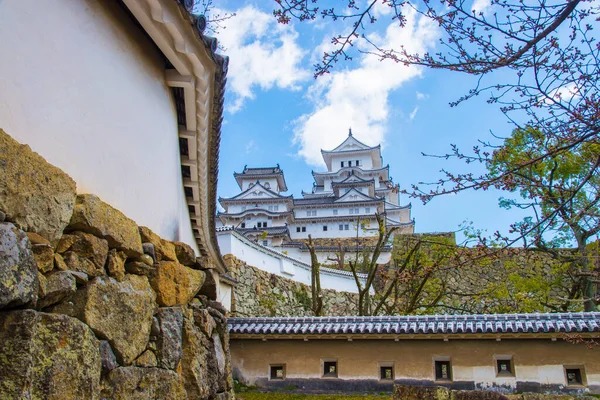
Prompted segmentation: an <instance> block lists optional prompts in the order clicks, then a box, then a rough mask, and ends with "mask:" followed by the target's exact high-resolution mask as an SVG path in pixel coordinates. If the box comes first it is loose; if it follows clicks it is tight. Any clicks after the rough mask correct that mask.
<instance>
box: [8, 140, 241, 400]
mask: <svg viewBox="0 0 600 400" xmlns="http://www.w3.org/2000/svg"><path fill="white" fill-rule="evenodd" d="M0 183H1V186H0V371H3V372H2V373H0V398H2V399H25V398H27V399H29V398H31V399H161V400H162V399H228V398H233V391H232V380H231V367H230V355H229V336H228V332H227V324H226V317H225V313H226V311H225V310H224V309H223V307H222V306H221V304H220V303H218V302H216V301H214V299H209V298H207V297H206V296H202V295H199V292H200V291H201V289H202V287H203V285H204V282H205V278H206V272H205V271H206V269H205V268H204V267H205V266H203V265H202V264H200V263H198V262H197V261H196V258H195V257H194V256H193V254H194V252H193V250H192V249H191V248H190V247H189V246H187V245H185V244H184V243H178V242H175V243H172V242H169V241H167V240H164V239H162V238H160V237H158V236H157V235H156V234H154V233H153V232H152V231H150V230H149V229H148V228H145V227H138V226H137V224H136V223H135V222H134V221H132V220H131V219H129V218H127V217H126V216H125V215H123V214H122V213H121V212H120V211H118V210H116V209H114V208H112V207H111V206H109V205H108V204H106V203H104V202H103V201H102V200H101V199H100V198H98V197H97V196H94V195H88V194H80V195H77V194H76V188H75V183H74V182H73V180H72V179H71V178H69V177H68V176H67V175H66V174H64V173H63V172H62V171H60V170H59V169H57V168H55V167H53V166H51V165H50V164H48V163H47V162H46V161H45V160H44V159H43V158H42V157H41V156H39V155H38V154H36V153H34V152H32V151H31V149H30V148H29V147H28V146H23V145H20V144H19V143H17V142H16V141H14V140H13V139H12V138H10V137H9V136H8V135H6V133H4V132H3V131H1V130H0Z"/></svg>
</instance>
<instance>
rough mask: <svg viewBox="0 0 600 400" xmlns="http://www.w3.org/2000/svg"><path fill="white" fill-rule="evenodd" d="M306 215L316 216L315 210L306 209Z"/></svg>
mask: <svg viewBox="0 0 600 400" xmlns="http://www.w3.org/2000/svg"><path fill="white" fill-rule="evenodd" d="M306 216H307V217H316V216H317V210H308V211H306Z"/></svg>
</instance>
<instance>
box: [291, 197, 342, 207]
mask: <svg viewBox="0 0 600 400" xmlns="http://www.w3.org/2000/svg"><path fill="white" fill-rule="evenodd" d="M336 200H337V197H313V198H306V199H294V205H295V206H296V205H298V206H312V205H315V204H333V202H334V201H336Z"/></svg>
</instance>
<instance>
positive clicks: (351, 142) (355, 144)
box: [331, 135, 370, 151]
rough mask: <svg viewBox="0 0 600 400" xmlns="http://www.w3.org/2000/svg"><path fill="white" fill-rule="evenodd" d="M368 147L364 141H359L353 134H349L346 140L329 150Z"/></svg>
mask: <svg viewBox="0 0 600 400" xmlns="http://www.w3.org/2000/svg"><path fill="white" fill-rule="evenodd" d="M369 148H370V147H369V146H367V145H366V144H364V143H361V142H359V141H358V140H356V139H355V138H354V136H351V135H349V136H348V137H347V138H346V140H344V142H343V143H342V144H340V145H339V146H338V147H336V148H335V149H333V150H331V151H348V150H363V149H369Z"/></svg>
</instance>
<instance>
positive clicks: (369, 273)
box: [342, 213, 397, 315]
mask: <svg viewBox="0 0 600 400" xmlns="http://www.w3.org/2000/svg"><path fill="white" fill-rule="evenodd" d="M375 218H376V219H377V243H376V244H375V246H374V247H373V249H372V250H366V249H367V247H366V246H363V247H364V249H363V252H362V257H361V256H360V252H359V248H358V245H356V246H355V248H356V251H355V257H354V260H351V261H349V262H348V265H349V266H350V271H351V272H352V276H353V277H354V281H355V282H356V287H357V289H358V315H371V312H372V305H371V289H372V288H373V283H374V282H375V278H376V277H377V273H378V272H379V269H380V267H381V266H380V264H378V263H377V261H378V259H379V256H380V255H381V252H382V250H383V248H384V246H385V245H386V244H387V243H388V241H389V239H390V236H391V235H392V234H393V233H394V232H395V231H396V230H397V227H392V228H389V229H386V225H385V219H384V217H383V216H382V215H381V214H379V213H377V214H375ZM358 225H359V226H357V235H358V229H359V227H360V221H358ZM342 260H344V258H342ZM361 271H364V273H365V274H366V279H365V283H364V284H363V283H362V282H361V279H360V277H359V275H358V274H359V273H360V272H361Z"/></svg>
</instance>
